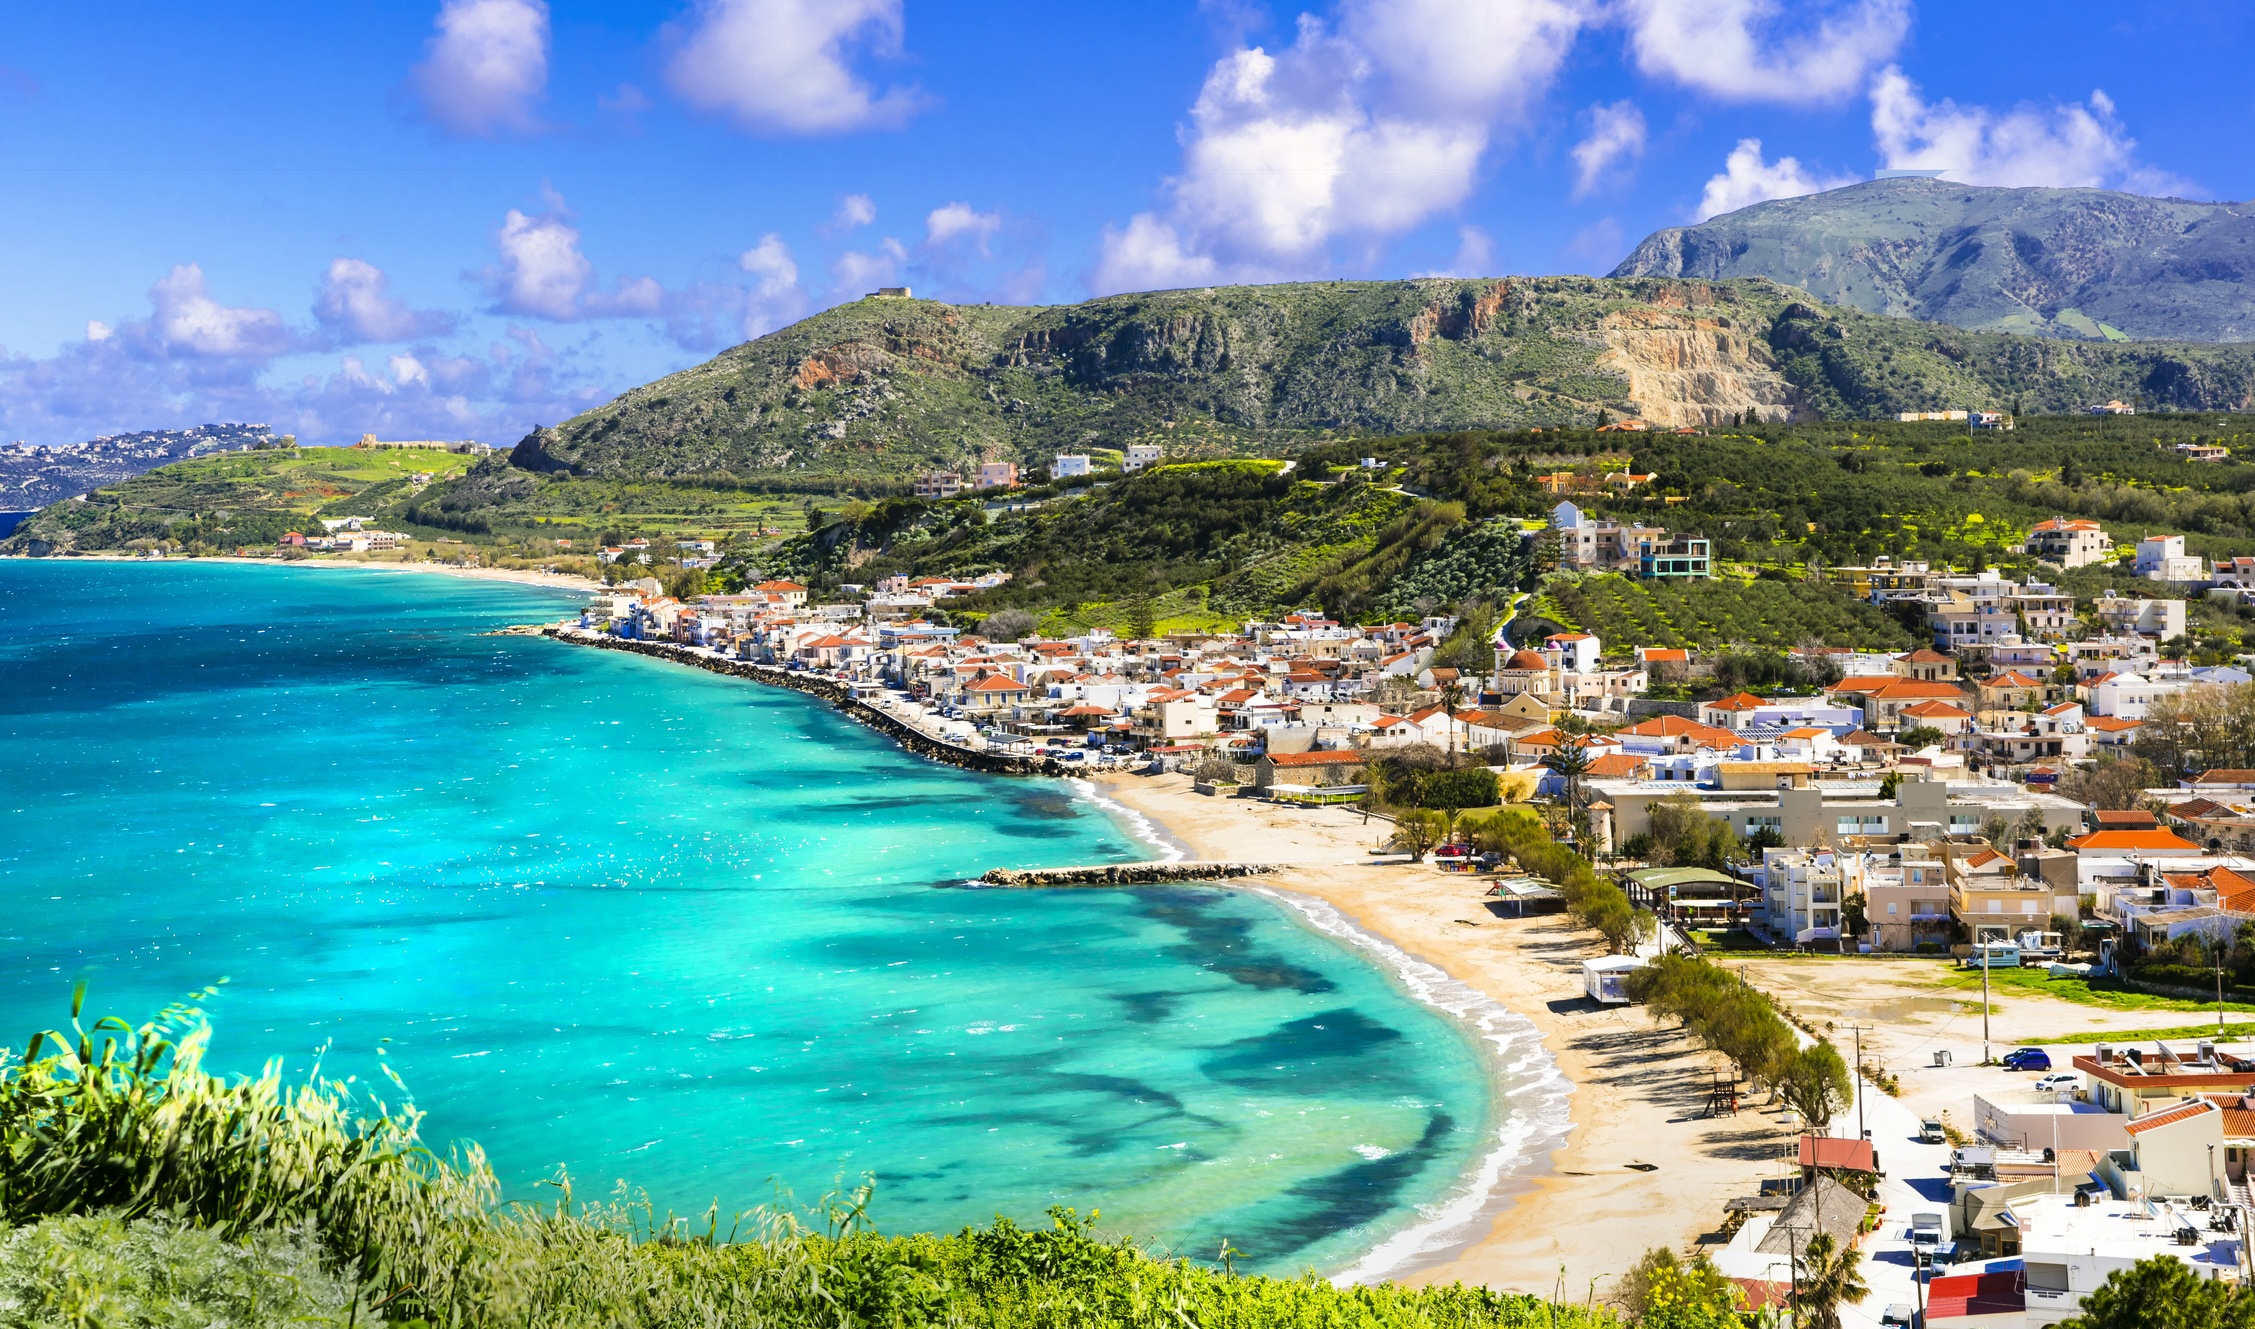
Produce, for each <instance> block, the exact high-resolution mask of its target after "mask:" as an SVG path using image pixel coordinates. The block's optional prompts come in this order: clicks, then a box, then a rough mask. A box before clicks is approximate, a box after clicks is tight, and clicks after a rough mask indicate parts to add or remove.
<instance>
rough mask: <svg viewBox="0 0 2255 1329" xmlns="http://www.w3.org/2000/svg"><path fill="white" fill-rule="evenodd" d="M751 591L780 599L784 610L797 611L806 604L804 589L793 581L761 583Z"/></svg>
mask: <svg viewBox="0 0 2255 1329" xmlns="http://www.w3.org/2000/svg"><path fill="white" fill-rule="evenodd" d="M752 589H753V590H755V591H758V592H759V593H760V594H762V595H773V596H778V597H780V598H781V600H782V602H783V604H784V606H785V607H786V608H790V609H797V608H799V607H800V606H802V605H804V604H805V603H806V587H804V586H801V585H800V584H799V583H797V582H795V581H763V582H761V583H760V584H759V585H757V586H754V587H753V588H752Z"/></svg>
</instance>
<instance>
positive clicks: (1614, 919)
mask: <svg viewBox="0 0 2255 1329" xmlns="http://www.w3.org/2000/svg"><path fill="white" fill-rule="evenodd" d="M1582 921H1583V922H1585V923H1587V924H1588V925H1589V926H1590V928H1591V929H1593V930H1594V931H1596V932H1597V933H1598V934H1599V935H1600V936H1602V937H1604V938H1605V953H1606V954H1608V955H1624V954H1627V953H1628V952H1630V951H1632V950H1634V949H1636V946H1637V944H1638V943H1639V942H1642V941H1644V940H1645V939H1646V938H1648V937H1650V936H1651V935H1652V930H1653V928H1654V927H1655V926H1657V922H1656V920H1654V918H1653V917H1652V911H1650V910H1648V909H1639V908H1637V907H1636V906H1635V905H1632V904H1630V903H1629V897H1628V896H1627V895H1625V894H1623V893H1622V891H1621V888H1620V887H1618V886H1614V885H1612V884H1610V883H1601V884H1600V886H1599V889H1598V890H1597V891H1595V892H1593V893H1592V894H1591V897H1590V899H1589V901H1588V903H1587V904H1586V905H1585V906H1584V907H1583V909H1582Z"/></svg>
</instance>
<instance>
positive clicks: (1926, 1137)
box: [1918, 1117, 1950, 1144]
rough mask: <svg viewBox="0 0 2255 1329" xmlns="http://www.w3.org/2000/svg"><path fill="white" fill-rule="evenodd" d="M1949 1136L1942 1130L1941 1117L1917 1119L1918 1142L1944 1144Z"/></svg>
mask: <svg viewBox="0 0 2255 1329" xmlns="http://www.w3.org/2000/svg"><path fill="white" fill-rule="evenodd" d="M1949 1138H1950V1137H1949V1136H1948V1135H1946V1134H1944V1133H1943V1131H1942V1119H1941V1118H1939V1117H1924V1118H1921V1119H1920V1120H1919V1123H1918V1142H1919V1143H1920V1144H1945V1143H1947V1142H1948V1141H1949Z"/></svg>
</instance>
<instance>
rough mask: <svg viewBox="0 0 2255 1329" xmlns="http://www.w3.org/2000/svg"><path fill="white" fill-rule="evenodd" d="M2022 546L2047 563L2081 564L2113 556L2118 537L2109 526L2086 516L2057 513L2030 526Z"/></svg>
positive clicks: (2081, 565) (2061, 565) (2070, 565)
mask: <svg viewBox="0 0 2255 1329" xmlns="http://www.w3.org/2000/svg"><path fill="white" fill-rule="evenodd" d="M2021 548H2022V549H2024V550H2025V551H2026V552H2027V553H2028V555H2029V556H2030V557H2033V558H2040V559H2042V560H2044V561H2045V562H2046V563H2056V564H2058V565H2059V566H2060V567H2062V568H2079V567H2084V566H2086V565H2088V564H2091V563H2104V562H2106V561H2108V560H2110V559H2112V558H2113V557H2114V537H2113V536H2111V535H2108V534H2107V533H2106V528H2105V527H2103V526H2101V525H2099V524H2098V523H2097V522H2095V521H2090V520H2088V519H2086V518H2081V517H2076V518H2069V517H2053V518H2052V519H2051V520H2049V521H2040V522H2037V523H2036V524H2035V525H2034V526H2033V527H2030V528H2029V531H2028V539H2027V541H2026V543H2024V544H2023V545H2022V546H2021Z"/></svg>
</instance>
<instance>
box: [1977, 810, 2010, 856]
mask: <svg viewBox="0 0 2255 1329" xmlns="http://www.w3.org/2000/svg"><path fill="white" fill-rule="evenodd" d="M1981 838H1982V839H1984V840H1987V841H1988V842H1989V845H1990V847H1991V848H1994V849H1999V850H2002V849H2009V848H2011V847H2012V845H2011V841H2012V823H2011V822H2010V821H2007V820H2006V819H2005V818H2004V817H2003V815H2002V814H1999V815H1997V816H1993V817H1990V818H1989V819H1988V820H1987V821H1985V822H1982V823H1981Z"/></svg>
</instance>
